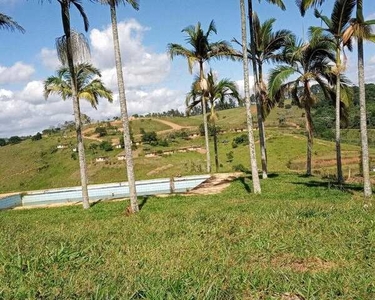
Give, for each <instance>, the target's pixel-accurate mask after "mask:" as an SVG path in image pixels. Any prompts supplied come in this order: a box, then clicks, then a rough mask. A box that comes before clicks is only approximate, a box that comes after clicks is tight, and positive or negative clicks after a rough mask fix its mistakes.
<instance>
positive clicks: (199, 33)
mask: <svg viewBox="0 0 375 300" xmlns="http://www.w3.org/2000/svg"><path fill="white" fill-rule="evenodd" d="M182 32H184V33H186V34H187V38H186V42H187V43H188V44H189V45H190V46H191V47H192V49H187V48H185V47H183V46H181V45H179V44H173V43H171V44H168V52H169V55H170V57H171V59H173V58H174V57H175V56H182V57H185V58H187V61H188V66H189V71H190V73H191V72H192V70H193V66H194V64H195V63H197V62H198V63H199V64H202V65H203V63H204V62H206V61H209V60H210V59H221V58H224V57H226V58H231V59H233V57H232V56H231V55H233V54H235V51H234V50H233V49H232V47H231V46H230V44H229V43H228V42H226V41H219V42H214V43H210V35H211V34H212V33H215V34H217V31H216V26H215V22H214V21H213V20H212V21H211V23H210V25H209V26H208V30H207V32H204V31H203V29H202V27H201V23H200V22H198V23H197V25H196V26H192V25H191V26H188V27H186V28H184V29H183V30H182Z"/></svg>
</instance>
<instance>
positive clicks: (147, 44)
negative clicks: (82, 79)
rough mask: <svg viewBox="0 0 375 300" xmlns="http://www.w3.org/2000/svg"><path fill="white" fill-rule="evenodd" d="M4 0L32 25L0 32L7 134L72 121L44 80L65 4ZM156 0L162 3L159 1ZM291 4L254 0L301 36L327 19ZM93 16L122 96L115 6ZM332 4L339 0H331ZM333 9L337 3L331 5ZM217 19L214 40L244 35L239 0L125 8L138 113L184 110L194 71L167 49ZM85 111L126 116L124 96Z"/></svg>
mask: <svg viewBox="0 0 375 300" xmlns="http://www.w3.org/2000/svg"><path fill="white" fill-rule="evenodd" d="M372 1H373V0H365V1H364V6H365V9H366V16H371V17H373V18H374V19H375V6H374V5H373V4H370V3H371V2H372ZM40 2H41V1H35V0H34V1H33V0H29V1H25V0H0V12H2V13H5V14H7V15H10V16H11V17H13V18H14V19H15V20H16V21H17V22H18V23H19V24H21V25H22V26H23V27H24V28H25V29H26V33H25V34H20V33H18V32H7V31H4V30H2V31H0V104H1V106H2V112H0V137H1V136H10V135H15V134H18V135H22V134H33V133H36V132H37V131H39V130H42V129H44V128H46V127H48V126H50V125H57V124H58V123H61V122H64V121H66V120H72V119H73V117H72V107H71V106H72V105H71V103H70V102H69V101H66V102H63V101H62V100H60V99H59V98H58V97H52V98H51V99H49V100H47V101H45V100H44V99H43V95H42V81H43V80H44V79H45V78H46V77H48V76H50V75H52V74H54V70H55V69H56V67H58V61H57V59H56V55H55V52H54V51H55V50H54V42H55V38H56V37H59V36H61V35H62V26H61V17H60V7H59V5H58V3H57V1H56V0H51V1H50V2H49V1H43V3H42V4H41V3H40ZM155 2H156V5H155ZM328 2H333V1H328ZM285 3H286V5H287V11H286V12H282V11H281V10H279V9H278V8H276V7H273V6H271V5H270V4H268V3H266V1H262V3H261V4H259V3H258V1H254V5H255V9H256V10H257V12H258V14H259V15H260V18H261V20H265V19H267V18H271V17H273V18H276V19H277V21H276V23H275V29H281V28H286V29H290V30H292V31H293V32H295V33H296V34H297V35H299V36H300V37H302V36H303V30H305V31H307V29H308V26H310V25H313V24H314V25H319V24H320V23H319V22H318V21H317V20H316V19H315V18H314V17H313V15H312V11H310V12H308V13H307V16H306V17H305V18H302V17H301V16H300V15H299V12H298V10H297V8H296V5H295V1H294V0H286V1H285ZM83 5H84V6H85V9H86V12H87V15H88V17H89V20H90V30H89V32H88V33H87V35H86V36H87V38H88V40H89V41H90V45H91V51H92V62H93V63H94V64H95V65H96V66H98V67H99V68H100V69H101V70H102V72H103V80H104V81H105V83H106V84H107V85H108V86H109V87H110V88H111V89H113V91H114V93H115V98H117V91H116V81H115V79H116V78H115V72H114V62H113V50H112V41H111V29H110V14H109V8H108V7H107V6H103V5H100V4H93V3H92V2H90V1H87V0H84V1H83ZM331 5H332V4H331ZM323 9H324V12H325V13H326V14H329V13H330V4H329V3H328V4H327V5H325V6H323ZM212 19H214V20H215V23H216V26H217V30H218V35H217V36H213V37H212V40H213V41H214V40H228V41H230V40H231V39H232V38H233V37H236V38H239V37H240V13H239V1H238V0H232V1H228V0H215V1H214V0H204V1H202V0H159V1H150V0H143V1H141V3H140V10H139V11H134V10H133V9H132V8H131V7H130V6H125V7H123V6H122V7H119V9H118V21H119V23H120V25H119V26H120V27H119V28H120V32H119V33H120V39H121V46H122V55H123V60H124V70H125V75H126V79H125V80H126V87H127V90H128V93H127V97H128V102H129V112H130V113H146V112H150V111H163V110H167V109H170V108H179V109H181V110H183V109H184V95H185V94H186V92H187V91H188V89H189V87H190V84H191V81H192V79H193V75H191V74H189V72H188V69H187V63H186V61H185V60H183V59H182V58H177V59H175V60H174V61H172V62H171V61H170V60H169V59H168V57H167V55H166V53H165V51H166V46H167V44H168V43H170V42H175V43H180V44H184V43H185V41H184V35H183V34H182V33H181V29H183V28H184V27H186V26H188V25H191V24H196V23H197V22H198V21H200V22H201V23H202V25H203V28H207V25H208V24H209V22H210V21H211V20H212ZM72 26H73V27H74V28H75V29H76V30H78V31H81V32H82V31H83V26H82V21H81V19H80V18H79V15H78V13H77V12H76V11H75V10H74V9H72ZM355 57H356V54H355V53H351V54H348V69H347V72H348V76H349V77H350V78H352V79H353V81H355V78H356V73H355V68H356V63H355ZM366 59H367V70H368V71H367V74H368V80H369V81H375V74H374V73H375V46H374V45H366ZM210 66H211V67H212V68H213V69H214V70H215V71H216V72H217V74H218V76H219V77H226V78H230V79H232V80H235V81H237V82H238V83H239V86H242V84H241V78H242V66H241V64H240V63H233V62H227V61H220V62H212V63H211V65H210ZM82 109H83V111H84V112H85V113H86V114H88V115H89V116H91V117H93V118H95V119H106V118H109V117H113V116H116V115H119V108H118V103H117V101H115V102H114V103H113V104H108V103H105V102H104V101H102V102H101V104H100V105H99V107H98V110H97V111H95V110H93V109H92V108H91V107H89V106H88V105H86V104H84V105H83V108H82Z"/></svg>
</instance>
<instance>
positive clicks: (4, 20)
mask: <svg viewBox="0 0 375 300" xmlns="http://www.w3.org/2000/svg"><path fill="white" fill-rule="evenodd" d="M0 29H7V30H10V31H14V30H18V31H20V32H22V33H24V32H25V29H23V27H22V26H21V25H19V24H18V23H17V22H16V21H14V20H13V19H12V18H11V17H9V16H7V15H4V14H2V13H0Z"/></svg>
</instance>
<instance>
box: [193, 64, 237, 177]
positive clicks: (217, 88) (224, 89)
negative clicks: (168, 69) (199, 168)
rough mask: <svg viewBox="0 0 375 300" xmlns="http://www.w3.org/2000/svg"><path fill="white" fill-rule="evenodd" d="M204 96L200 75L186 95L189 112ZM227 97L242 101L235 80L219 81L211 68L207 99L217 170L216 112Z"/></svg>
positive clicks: (208, 77)
mask: <svg viewBox="0 0 375 300" xmlns="http://www.w3.org/2000/svg"><path fill="white" fill-rule="evenodd" d="M202 97H204V93H203V92H202V90H201V89H200V85H199V77H198V78H196V80H195V81H194V83H193V84H192V87H191V91H190V92H189V93H188V94H187V96H186V105H187V112H188V114H189V113H190V111H191V110H192V109H193V108H194V107H195V106H197V105H199V104H201V103H202ZM227 99H234V100H237V101H241V97H240V94H239V92H238V87H237V85H236V83H235V82H234V81H230V80H229V79H222V80H220V81H218V80H217V79H216V77H215V75H214V74H213V72H212V70H210V72H209V73H208V74H207V100H208V102H209V104H210V114H209V115H208V120H209V122H210V123H211V124H212V130H213V138H214V151H215V167H216V172H218V171H219V155H218V145H217V127H216V121H217V118H218V115H217V113H216V110H215V106H216V104H217V103H218V102H222V103H223V102H225V100H227Z"/></svg>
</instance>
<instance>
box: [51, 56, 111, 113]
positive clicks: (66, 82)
mask: <svg viewBox="0 0 375 300" xmlns="http://www.w3.org/2000/svg"><path fill="white" fill-rule="evenodd" d="M75 74H76V76H77V95H78V98H79V99H85V100H87V101H88V102H89V103H90V104H91V106H92V107H93V108H95V109H96V108H97V105H98V103H99V98H105V99H107V100H108V101H109V102H112V101H113V97H112V92H111V91H110V90H108V89H107V88H106V87H105V86H104V84H103V82H102V80H101V79H99V78H98V77H100V76H101V74H100V71H99V70H98V69H97V68H95V67H93V66H92V65H91V64H87V63H86V64H79V65H77V66H76V67H75ZM51 94H58V95H60V96H61V98H62V99H63V100H66V99H70V98H72V96H73V95H72V77H71V74H70V72H69V68H68V67H65V66H63V67H61V68H60V69H59V70H58V71H57V75H56V76H51V77H48V78H47V80H46V81H45V82H44V97H45V98H46V99H47V98H48V96H50V95H51Z"/></svg>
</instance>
